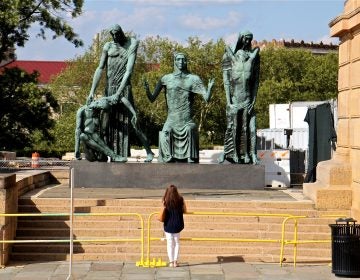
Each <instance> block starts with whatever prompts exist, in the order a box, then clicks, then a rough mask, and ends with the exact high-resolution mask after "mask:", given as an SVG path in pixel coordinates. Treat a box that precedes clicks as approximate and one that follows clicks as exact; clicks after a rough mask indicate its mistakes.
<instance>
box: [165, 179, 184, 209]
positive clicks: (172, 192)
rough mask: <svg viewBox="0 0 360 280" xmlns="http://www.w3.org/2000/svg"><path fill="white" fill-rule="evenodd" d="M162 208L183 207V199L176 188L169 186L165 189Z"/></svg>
mask: <svg viewBox="0 0 360 280" xmlns="http://www.w3.org/2000/svg"><path fill="white" fill-rule="evenodd" d="M163 201H164V206H165V207H166V208H168V209H169V208H173V209H181V208H182V207H183V205H184V199H183V197H182V196H181V195H180V194H179V192H178V190H177V187H176V186H174V185H170V186H168V187H167V188H166V191H165V194H164V196H163Z"/></svg>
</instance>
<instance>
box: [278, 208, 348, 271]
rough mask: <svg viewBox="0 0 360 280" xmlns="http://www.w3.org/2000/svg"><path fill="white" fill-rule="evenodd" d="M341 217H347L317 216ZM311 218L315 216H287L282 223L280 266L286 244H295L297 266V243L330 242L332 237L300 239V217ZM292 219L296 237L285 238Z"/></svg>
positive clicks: (334, 216) (294, 260) (336, 216)
mask: <svg viewBox="0 0 360 280" xmlns="http://www.w3.org/2000/svg"><path fill="white" fill-rule="evenodd" d="M341 217H346V216H345V215H336V214H334V215H322V216H320V217H317V218H341ZM309 218H313V217H308V216H291V217H288V218H286V219H285V220H284V221H283V225H282V231H281V232H282V237H281V240H282V242H281V250H280V266H282V264H283V261H284V246H285V245H291V244H293V245H294V249H293V250H294V256H293V263H294V267H296V259H297V245H298V244H311V243H313V244H315V243H330V242H331V239H323V240H320V239H319V240H298V220H299V219H309ZM290 220H293V221H294V237H293V240H285V226H286V223H287V222H288V221H290Z"/></svg>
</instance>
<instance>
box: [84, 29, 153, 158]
mask: <svg viewBox="0 0 360 280" xmlns="http://www.w3.org/2000/svg"><path fill="white" fill-rule="evenodd" d="M110 34H111V36H112V38H113V41H111V42H107V43H106V44H105V45H104V48H103V50H102V54H101V58H100V63H99V66H98V68H97V69H96V71H95V74H94V78H93V82H92V86H91V90H90V93H89V96H88V100H87V104H90V102H91V101H92V100H93V98H94V95H95V90H96V88H97V86H98V84H99V81H100V78H101V74H102V71H103V70H104V69H105V68H106V89H105V94H104V96H112V95H119V97H120V98H121V97H125V98H126V100H128V101H129V102H130V103H131V105H132V107H134V101H133V95H132V91H131V83H130V78H131V74H132V72H133V68H134V64H135V59H136V52H137V48H138V45H139V41H138V40H136V39H135V38H132V37H127V36H125V34H124V32H123V30H122V29H121V27H120V26H119V25H118V24H115V25H114V26H113V27H112V28H111V29H110ZM101 123H102V128H101V134H102V137H103V138H104V140H105V142H106V143H107V145H108V146H109V147H110V149H112V150H113V151H114V152H115V154H116V155H119V156H120V157H122V158H127V157H128V156H130V144H129V110H128V108H127V107H126V106H124V104H123V103H119V104H116V105H115V106H112V107H111V108H110V110H109V112H103V114H102V116H101ZM133 127H134V129H135V132H136V135H137V136H138V137H139V139H140V140H141V142H142V144H143V145H144V147H145V149H146V153H147V158H146V160H145V161H149V162H150V161H152V159H153V155H154V154H153V153H152V151H151V149H150V146H149V143H148V140H147V138H146V136H145V135H144V134H143V133H142V131H141V130H140V128H139V126H137V125H134V124H133Z"/></svg>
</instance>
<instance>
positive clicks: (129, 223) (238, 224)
mask: <svg viewBox="0 0 360 280" xmlns="http://www.w3.org/2000/svg"><path fill="white" fill-rule="evenodd" d="M199 223H201V228H202V230H209V231H210V230H214V231H221V230H235V231H243V230H247V231H264V232H268V231H279V230H280V229H281V226H282V224H281V222H280V221H277V222H273V223H271V222H266V221H263V222H258V223H255V222H247V221H246V220H245V221H234V220H230V221H229V222H224V221H219V222H217V223H208V222H204V221H199V220H197V221H193V220H192V221H188V220H187V219H185V224H186V229H187V230H189V229H198V228H199ZM303 225H304V226H303ZM73 226H74V228H77V229H81V228H87V229H92V230H99V229H103V228H108V229H111V228H113V229H118V228H135V229H139V228H140V223H139V221H138V220H105V221H104V220H100V219H99V220H90V221H89V220H86V219H82V220H78V219H77V218H75V219H74V222H73ZM34 228H37V229H45V230H46V229H49V230H54V229H67V230H68V229H69V228H70V221H69V220H67V221H64V220H60V221H59V220H29V219H28V220H19V221H18V229H19V230H25V229H34ZM152 228H161V224H159V223H154V224H152ZM293 228H294V225H293V224H290V223H289V224H286V227H285V229H286V231H293ZM144 230H147V228H145V229H144ZM298 231H299V232H318V233H329V232H330V227H329V226H328V223H327V222H326V223H324V222H322V223H321V222H320V221H318V223H317V224H307V223H306V226H305V224H304V223H303V224H301V223H300V226H299V229H298Z"/></svg>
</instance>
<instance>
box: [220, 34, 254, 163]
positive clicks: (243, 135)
mask: <svg viewBox="0 0 360 280" xmlns="http://www.w3.org/2000/svg"><path fill="white" fill-rule="evenodd" d="M252 39H253V34H252V33H251V32H249V31H244V32H241V33H240V35H239V38H238V41H237V43H236V45H235V47H234V48H233V49H231V48H230V47H228V46H227V47H226V49H225V54H224V56H223V66H222V69H223V80H224V87H225V93H226V118H227V127H226V132H225V140H224V155H223V158H222V159H221V160H220V162H222V161H224V160H225V159H226V160H229V161H230V162H232V163H245V164H249V163H253V164H258V163H259V159H258V157H257V151H256V116H255V111H254V105H255V101H256V95H257V91H258V87H259V73H260V55H259V52H260V49H259V48H258V47H256V48H254V49H252V48H251V41H252Z"/></svg>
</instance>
